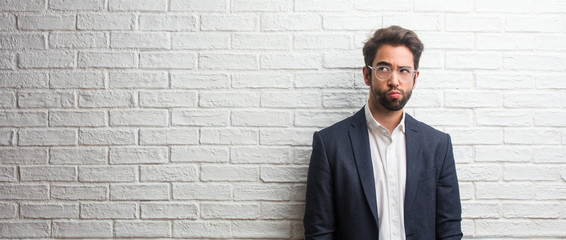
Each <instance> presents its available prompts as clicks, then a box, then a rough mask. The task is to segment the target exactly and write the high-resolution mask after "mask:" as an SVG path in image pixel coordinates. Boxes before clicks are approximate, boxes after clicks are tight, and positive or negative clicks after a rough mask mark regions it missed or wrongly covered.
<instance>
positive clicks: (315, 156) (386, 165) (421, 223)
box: [304, 26, 462, 240]
mask: <svg viewBox="0 0 566 240" xmlns="http://www.w3.org/2000/svg"><path fill="white" fill-rule="evenodd" d="M422 51H423V44H422V42H421V41H420V40H419V39H418V37H417V35H416V34H415V33H414V32H412V31H410V30H407V29H403V28H401V27H398V26H391V27H388V28H383V29H379V30H377V31H376V32H375V34H374V36H373V37H372V38H370V39H369V40H368V41H367V42H366V43H365V46H364V48H363V55H364V60H365V64H366V66H365V67H364V68H363V74H364V81H365V83H366V85H368V86H369V100H368V103H367V104H366V105H365V106H364V107H363V108H362V109H361V110H360V111H358V112H357V113H356V114H355V115H353V116H351V117H349V118H347V119H345V120H342V121H340V122H338V123H336V124H334V125H332V126H330V127H328V128H326V129H323V130H321V131H319V132H316V133H314V136H313V152H312V156H311V160H310V166H309V172H308V180H307V195H306V208H305V217H304V227H305V237H306V239H353V240H366V239H381V240H382V239H401V240H403V239H461V238H462V232H461V226H460V222H461V206H460V195H459V190H458V179H457V177H456V169H455V163H454V156H453V153H452V143H451V140H450V136H449V135H448V134H446V133H443V132H440V131H438V130H435V129H433V128H432V127H430V126H428V125H426V124H424V123H422V122H419V121H417V120H415V119H414V118H413V117H411V116H410V115H409V114H407V113H405V111H404V110H403V107H404V106H405V104H406V103H407V101H408V100H409V98H410V97H411V92H412V90H413V88H414V87H415V83H416V81H417V78H418V77H419V72H418V71H417V69H418V67H419V59H420V56H421V53H422Z"/></svg>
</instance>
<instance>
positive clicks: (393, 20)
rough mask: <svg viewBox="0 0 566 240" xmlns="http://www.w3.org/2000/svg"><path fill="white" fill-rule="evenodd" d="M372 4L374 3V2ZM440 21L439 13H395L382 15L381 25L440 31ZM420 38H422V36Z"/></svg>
mask: <svg viewBox="0 0 566 240" xmlns="http://www.w3.org/2000/svg"><path fill="white" fill-rule="evenodd" d="M372 5H375V3H373V4H372ZM407 12H408V11H407ZM442 22H443V19H442V15H439V14H414V13H412V14H399V13H397V14H384V15H383V26H390V25H398V26H403V27H404V28H407V29H411V30H413V31H440V30H442V28H441V26H442ZM419 38H421V33H419ZM421 39H422V40H424V38H421ZM424 43H425V46H427V48H428V46H429V45H428V42H426V41H425V42H424ZM452 44H453V43H452ZM449 45H450V44H449Z"/></svg>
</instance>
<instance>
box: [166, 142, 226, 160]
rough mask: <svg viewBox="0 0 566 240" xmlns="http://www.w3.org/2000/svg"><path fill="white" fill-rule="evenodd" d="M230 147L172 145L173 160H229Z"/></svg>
mask: <svg viewBox="0 0 566 240" xmlns="http://www.w3.org/2000/svg"><path fill="white" fill-rule="evenodd" d="M228 160H229V158H228V148H226V147H208V146H206V147H205V146H203V145H199V146H193V147H175V146H172V147H171V162H191V163H200V162H213V163H221V162H228Z"/></svg>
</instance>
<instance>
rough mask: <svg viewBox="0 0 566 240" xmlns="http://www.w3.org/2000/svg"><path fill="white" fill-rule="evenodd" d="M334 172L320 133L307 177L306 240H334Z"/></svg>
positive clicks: (313, 146)
mask: <svg viewBox="0 0 566 240" xmlns="http://www.w3.org/2000/svg"><path fill="white" fill-rule="evenodd" d="M333 181H334V179H333V176H332V170H331V167H330V164H329V161H328V156H327V154H326V150H325V147H324V142H323V140H322V138H321V136H320V134H319V133H318V132H315V133H314V135H313V144H312V155H311V159H310V164H309V170H308V176H307V193H306V206H305V216H304V220H303V225H304V228H305V239H307V240H309V239H313V240H314V239H334V230H335V213H334V189H333V185H334V184H333Z"/></svg>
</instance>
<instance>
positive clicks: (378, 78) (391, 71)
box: [367, 65, 418, 82]
mask: <svg viewBox="0 0 566 240" xmlns="http://www.w3.org/2000/svg"><path fill="white" fill-rule="evenodd" d="M367 67H368V68H369V69H371V71H373V72H374V73H373V75H374V76H375V78H376V79H377V80H379V81H387V80H389V79H390V78H391V76H393V69H392V68H391V67H389V66H385V65H378V66H375V68H378V67H384V68H387V69H389V76H388V77H387V78H383V79H382V78H380V77H378V76H377V71H376V70H375V69H374V67H372V66H367ZM401 69H410V70H411V71H413V74H412V75H413V76H411V78H409V79H407V80H404V79H403V78H398V79H399V81H401V82H409V81H412V80H413V79H415V76H416V75H417V72H418V70H417V69H412V68H410V67H402V68H397V70H396V71H395V73H396V74H399V71H400V70H401Z"/></svg>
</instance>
